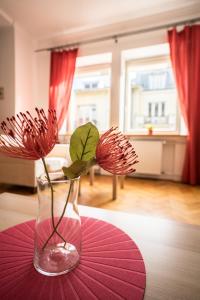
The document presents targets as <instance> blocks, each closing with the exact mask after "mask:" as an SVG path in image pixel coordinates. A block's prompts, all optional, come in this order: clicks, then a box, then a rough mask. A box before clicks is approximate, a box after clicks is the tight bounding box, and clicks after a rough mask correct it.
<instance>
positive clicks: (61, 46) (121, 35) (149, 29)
mask: <svg viewBox="0 0 200 300" xmlns="http://www.w3.org/2000/svg"><path fill="white" fill-rule="evenodd" d="M198 21H200V17H197V18H193V19H189V20H183V21H180V22H175V23H169V24H165V25H160V26H154V27H149V28H146V29H138V30H133V31H128V32H124V33H119V34H114V35H108V36H104V37H100V38H96V39H89V40H83V41H80V42H74V43H69V44H64V45H59V46H55V47H50V48H42V49H37V50H35V52H43V51H52V50H59V49H65V48H78V47H79V46H81V45H86V44H93V43H98V42H103V41H108V40H114V41H115V42H116V43H117V42H118V39H119V38H123V37H127V36H130V35H136V34H141V33H146V32H151V31H157V30H162V29H166V28H170V27H176V26H181V25H186V24H193V23H195V22H198Z"/></svg>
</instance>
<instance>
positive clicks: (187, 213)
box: [79, 176, 200, 225]
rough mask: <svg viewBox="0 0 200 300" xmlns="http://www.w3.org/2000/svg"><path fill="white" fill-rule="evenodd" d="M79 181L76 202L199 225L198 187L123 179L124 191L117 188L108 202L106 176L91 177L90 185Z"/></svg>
mask: <svg viewBox="0 0 200 300" xmlns="http://www.w3.org/2000/svg"><path fill="white" fill-rule="evenodd" d="M82 181H83V182H82V184H81V196H80V198H79V201H80V203H83V204H87V205H91V206H97V207H102V208H106V209H111V210H118V211H124V212H129V213H131V212H133V213H138V214H142V215H151V216H158V217H162V218H163V217H164V218H168V219H172V220H176V221H180V222H185V223H189V224H196V225H200V186H196V187H194V186H189V185H185V184H181V183H174V182H170V181H161V180H150V179H138V178H126V179H125V185H124V189H120V188H119V189H118V199H117V200H115V201H112V200H111V198H112V189H111V178H110V177H109V176H107V177H106V176H95V182H94V185H93V186H90V185H89V181H88V179H86V178H83V180H82Z"/></svg>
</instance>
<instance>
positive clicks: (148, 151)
mask: <svg viewBox="0 0 200 300" xmlns="http://www.w3.org/2000/svg"><path fill="white" fill-rule="evenodd" d="M132 144H133V146H134V148H135V151H136V153H137V155H138V160H139V163H138V164H136V165H135V166H136V173H140V174H152V175H160V174H161V171H162V149H163V143H162V142H161V141H139V140H138V141H133V142H132Z"/></svg>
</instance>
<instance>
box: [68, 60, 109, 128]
mask: <svg viewBox="0 0 200 300" xmlns="http://www.w3.org/2000/svg"><path fill="white" fill-rule="evenodd" d="M96 57H97V58H96V59H95V62H96V64H95V63H94V62H93V61H92V62H93V63H91V64H90V65H87V63H88V62H89V59H88V60H87V59H86V58H84V65H81V64H80V66H78V67H77V68H76V73H75V77H74V83H73V88H72V94H71V100H70V106H69V111H68V117H67V124H65V128H66V127H67V131H68V132H73V130H74V129H75V128H76V127H78V126H80V125H82V124H85V123H87V122H92V123H94V124H95V125H96V126H97V127H98V129H99V131H101V132H103V131H105V130H107V129H108V128H109V123H110V80H111V76H110V64H109V63H108V62H106V63H102V61H100V62H101V63H99V64H98V59H99V57H100V56H96ZM101 58H102V57H101ZM106 59H107V60H108V58H107V56H106ZM110 59H111V56H110V57H109V60H110ZM104 60H105V56H104ZM82 61H83V60H82ZM85 64H86V65H85Z"/></svg>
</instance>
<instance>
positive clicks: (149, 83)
mask: <svg viewBox="0 0 200 300" xmlns="http://www.w3.org/2000/svg"><path fill="white" fill-rule="evenodd" d="M179 122H180V115H179V110H178V105H177V91H176V86H175V81H174V77H173V72H172V67H171V64H170V59H169V57H168V56H166V55H164V56H157V57H145V58H140V59H134V60H129V61H127V62H126V114H125V130H126V131H127V132H133V133H134V132H138V133H144V132H146V130H147V127H148V126H149V125H151V126H153V129H154V131H155V132H156V131H157V132H177V131H178V126H179Z"/></svg>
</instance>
